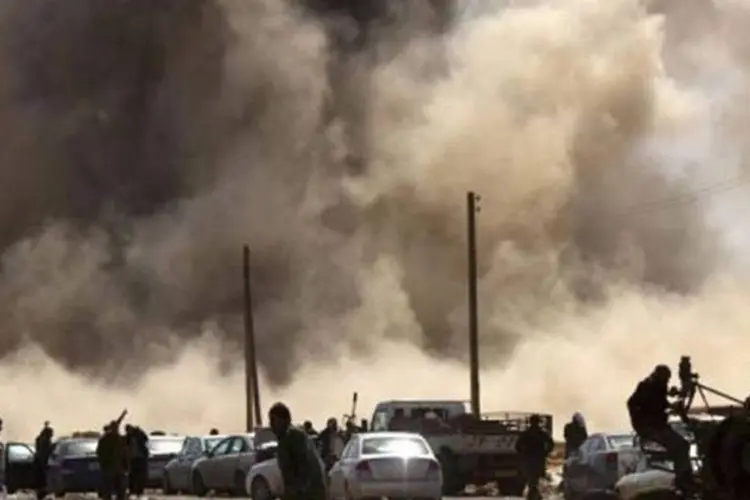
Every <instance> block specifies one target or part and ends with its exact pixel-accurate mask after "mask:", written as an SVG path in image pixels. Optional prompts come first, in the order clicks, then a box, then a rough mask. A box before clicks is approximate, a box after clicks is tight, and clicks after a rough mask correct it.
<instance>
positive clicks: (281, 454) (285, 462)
mask: <svg viewBox="0 0 750 500" xmlns="http://www.w3.org/2000/svg"><path fill="white" fill-rule="evenodd" d="M268 421H269V422H270V425H271V430H272V431H273V433H274V434H275V435H276V439H277V442H278V445H277V448H276V461H277V462H278V466H279V471H280V472H281V479H282V482H283V483H284V495H283V497H282V498H283V500H326V498H327V496H328V492H327V488H326V474H325V471H324V467H323V462H322V461H321V459H320V456H319V455H318V453H317V451H316V450H315V445H314V444H313V442H312V440H311V439H310V438H309V437H307V434H305V431H303V430H302V429H300V428H297V427H293V426H292V413H291V412H290V411H289V407H287V406H286V405H285V404H283V403H276V404H274V405H273V406H272V407H271V409H270V410H269V411H268Z"/></svg>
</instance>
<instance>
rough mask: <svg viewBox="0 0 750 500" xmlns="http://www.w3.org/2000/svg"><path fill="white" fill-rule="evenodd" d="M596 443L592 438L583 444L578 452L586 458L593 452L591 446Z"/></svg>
mask: <svg viewBox="0 0 750 500" xmlns="http://www.w3.org/2000/svg"><path fill="white" fill-rule="evenodd" d="M593 442H594V438H593V437H590V438H588V439H587V440H586V441H584V442H583V444H582V445H581V447H580V448H578V451H579V452H580V453H581V455H582V456H586V455H588V454H589V453H590V451H591V444H592V443H593Z"/></svg>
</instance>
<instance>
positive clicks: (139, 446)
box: [34, 418, 149, 500]
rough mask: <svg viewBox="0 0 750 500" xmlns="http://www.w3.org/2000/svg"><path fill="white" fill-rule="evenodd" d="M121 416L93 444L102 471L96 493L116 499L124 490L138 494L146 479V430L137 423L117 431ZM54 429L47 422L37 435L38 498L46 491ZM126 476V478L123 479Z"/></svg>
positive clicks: (143, 488)
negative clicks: (98, 488)
mask: <svg viewBox="0 0 750 500" xmlns="http://www.w3.org/2000/svg"><path fill="white" fill-rule="evenodd" d="M121 421H122V418H120V419H118V420H113V421H112V422H110V423H109V424H107V425H105V426H104V428H103V432H102V434H101V436H100V437H99V441H98V443H97V447H96V457H97V461H98V462H99V468H100V470H101V474H102V483H101V488H100V491H99V497H100V498H102V499H111V498H112V497H113V496H114V497H116V498H117V499H118V500H121V499H124V498H126V496H127V494H128V493H130V494H131V495H135V496H141V495H143V493H144V491H145V489H146V482H147V479H148V457H149V448H148V434H146V432H145V431H144V430H143V429H141V428H140V427H138V426H135V425H130V424H127V425H125V433H124V434H123V433H121V432H120V425H121ZM54 434H55V433H54V430H53V429H52V427H51V426H50V424H49V422H45V423H44V427H43V428H42V430H41V432H40V433H39V435H38V436H37V438H36V441H35V447H36V454H35V457H34V465H35V467H34V468H35V471H36V481H35V483H36V484H35V486H36V495H37V498H39V499H41V498H44V497H45V496H46V495H47V468H48V464H49V459H50V456H51V455H52V451H53V448H54V441H53V439H54ZM126 478H127V480H126Z"/></svg>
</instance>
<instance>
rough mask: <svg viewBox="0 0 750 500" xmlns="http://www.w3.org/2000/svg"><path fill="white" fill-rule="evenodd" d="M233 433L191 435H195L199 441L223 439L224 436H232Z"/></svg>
mask: <svg viewBox="0 0 750 500" xmlns="http://www.w3.org/2000/svg"><path fill="white" fill-rule="evenodd" d="M233 435H234V434H206V435H204V436H193V437H196V438H198V439H200V440H201V441H206V440H208V439H224V438H228V437H229V436H233Z"/></svg>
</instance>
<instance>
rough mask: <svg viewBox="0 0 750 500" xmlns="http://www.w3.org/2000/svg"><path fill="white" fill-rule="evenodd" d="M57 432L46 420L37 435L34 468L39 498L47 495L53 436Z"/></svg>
mask: <svg viewBox="0 0 750 500" xmlns="http://www.w3.org/2000/svg"><path fill="white" fill-rule="evenodd" d="M54 435H55V432H54V431H53V430H52V427H50V426H49V422H44V427H43V428H42V430H41V432H40V433H39V435H38V436H37V437H36V442H35V443H34V444H35V446H36V453H35V454H34V469H35V472H36V478H35V483H36V497H37V498H39V499H42V498H44V497H45V496H47V462H49V457H50V455H52V438H53V436H54Z"/></svg>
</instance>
